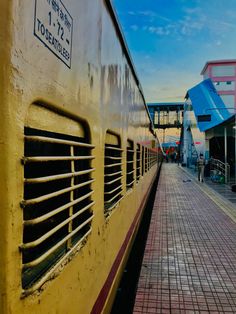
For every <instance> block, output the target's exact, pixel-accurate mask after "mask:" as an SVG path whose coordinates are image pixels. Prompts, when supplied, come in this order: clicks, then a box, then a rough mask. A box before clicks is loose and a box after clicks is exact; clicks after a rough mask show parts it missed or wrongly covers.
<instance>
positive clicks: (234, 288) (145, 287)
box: [133, 164, 236, 314]
mask: <svg viewBox="0 0 236 314" xmlns="http://www.w3.org/2000/svg"><path fill="white" fill-rule="evenodd" d="M235 210H236V208H235ZM133 313H135V314H140V313H145V314H148V313H163V314H165V313H172V314H177V313H189V314H190V313H236V223H234V222H233V221H232V220H231V219H230V218H229V217H228V216H227V215H226V214H225V213H224V212H223V211H222V210H221V209H220V208H219V207H218V205H216V203H215V202H213V200H212V199H211V198H209V197H208V196H207V195H206V194H205V193H204V192H203V191H202V190H201V189H200V188H199V186H198V184H196V183H195V182H194V181H193V180H191V178H190V177H188V174H187V173H186V172H183V171H182V170H181V169H180V168H179V167H178V166H177V165H175V164H164V165H163V168H162V171H161V176H160V181H159V185H158V189H157V194H156V199H155V203H154V208H153V213H152V220H151V225H150V230H149V235H148V240H147V244H146V249H145V255H144V259H143V264H142V270H141V274H140V278H139V283H138V289H137V294H136V300H135V306H134V311H133Z"/></svg>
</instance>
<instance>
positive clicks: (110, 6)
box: [105, 0, 156, 136]
mask: <svg viewBox="0 0 236 314" xmlns="http://www.w3.org/2000/svg"><path fill="white" fill-rule="evenodd" d="M105 3H106V4H107V7H108V9H109V11H110V13H111V17H112V20H113V22H114V26H115V28H116V31H117V35H118V37H119V40H120V43H121V46H122V48H123V51H124V54H125V56H126V58H127V61H128V63H129V65H130V67H131V70H132V73H133V75H134V78H135V81H136V83H137V86H138V89H139V91H140V94H141V96H142V98H143V102H144V106H145V108H146V111H147V115H148V118H149V120H150V131H151V132H152V133H153V135H154V136H156V133H155V131H154V125H153V122H152V119H151V116H150V113H149V110H148V107H147V103H146V100H145V97H144V93H143V89H142V85H141V83H140V81H139V78H138V75H137V72H136V69H135V66H134V63H133V60H132V57H131V53H130V51H129V48H128V45H127V42H126V40H125V36H124V34H123V31H122V27H121V25H120V22H119V19H118V16H117V14H116V11H115V8H114V5H113V4H112V1H111V0H105Z"/></svg>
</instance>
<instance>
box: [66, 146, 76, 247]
mask: <svg viewBox="0 0 236 314" xmlns="http://www.w3.org/2000/svg"><path fill="white" fill-rule="evenodd" d="M70 155H71V156H72V157H74V155H75V152H74V146H73V145H71V146H70ZM71 172H72V173H75V162H74V160H72V161H71ZM74 185H75V177H74V176H72V177H71V187H72V188H73V186H74ZM73 200H74V191H73V190H71V191H70V201H71V202H73ZM71 216H73V205H72V206H70V208H69V217H71ZM72 229H73V221H72V220H70V222H69V223H68V233H69V234H70V233H71V232H72ZM71 247H72V240H71V238H69V239H68V241H67V249H68V250H69V249H71Z"/></svg>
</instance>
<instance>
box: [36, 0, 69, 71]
mask: <svg viewBox="0 0 236 314" xmlns="http://www.w3.org/2000/svg"><path fill="white" fill-rule="evenodd" d="M72 32H73V19H72V17H71V15H70V13H69V12H68V10H67V9H66V8H65V6H64V4H63V3H62V1H61V0H35V15H34V35H35V36H36V37H37V38H38V39H39V40H40V41H41V42H42V43H43V44H44V45H45V46H46V47H47V48H48V49H49V50H50V51H51V52H53V53H54V55H56V56H57V57H58V58H59V59H60V60H61V61H62V62H64V63H65V65H67V66H68V67H69V68H70V67H71V52H72Z"/></svg>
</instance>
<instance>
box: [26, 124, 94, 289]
mask: <svg viewBox="0 0 236 314" xmlns="http://www.w3.org/2000/svg"><path fill="white" fill-rule="evenodd" d="M71 125H72V123H71ZM70 127H71V126H70ZM93 148H94V146H93V145H91V144H89V143H88V140H86V138H85V137H76V136H71V135H67V134H61V133H56V132H48V131H43V130H39V129H34V128H30V127H27V128H25V152H24V158H23V163H24V200H23V201H22V203H21V205H22V207H23V217H24V228H23V244H22V245H21V251H22V262H23V269H22V286H23V289H24V294H25V295H27V294H30V293H31V292H33V291H34V290H35V289H37V288H39V287H40V285H42V283H43V282H45V280H46V279H47V278H48V277H47V276H50V275H51V273H52V271H53V269H55V267H56V266H57V265H60V264H61V263H62V261H63V260H65V259H66V258H67V257H68V255H69V254H71V253H72V252H74V251H75V250H78V249H79V248H80V247H81V246H82V245H83V244H84V241H85V240H86V238H87V236H88V235H89V233H90V232H91V222H92V219H93V212H92V210H91V207H92V206H93V204H94V202H93V201H92V200H91V196H92V194H93V191H92V189H91V183H92V182H93V181H94V180H93V179H92V172H93V170H94V169H92V168H91V160H92V159H93V158H94V157H93V156H92V154H91V152H92V149H93Z"/></svg>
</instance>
